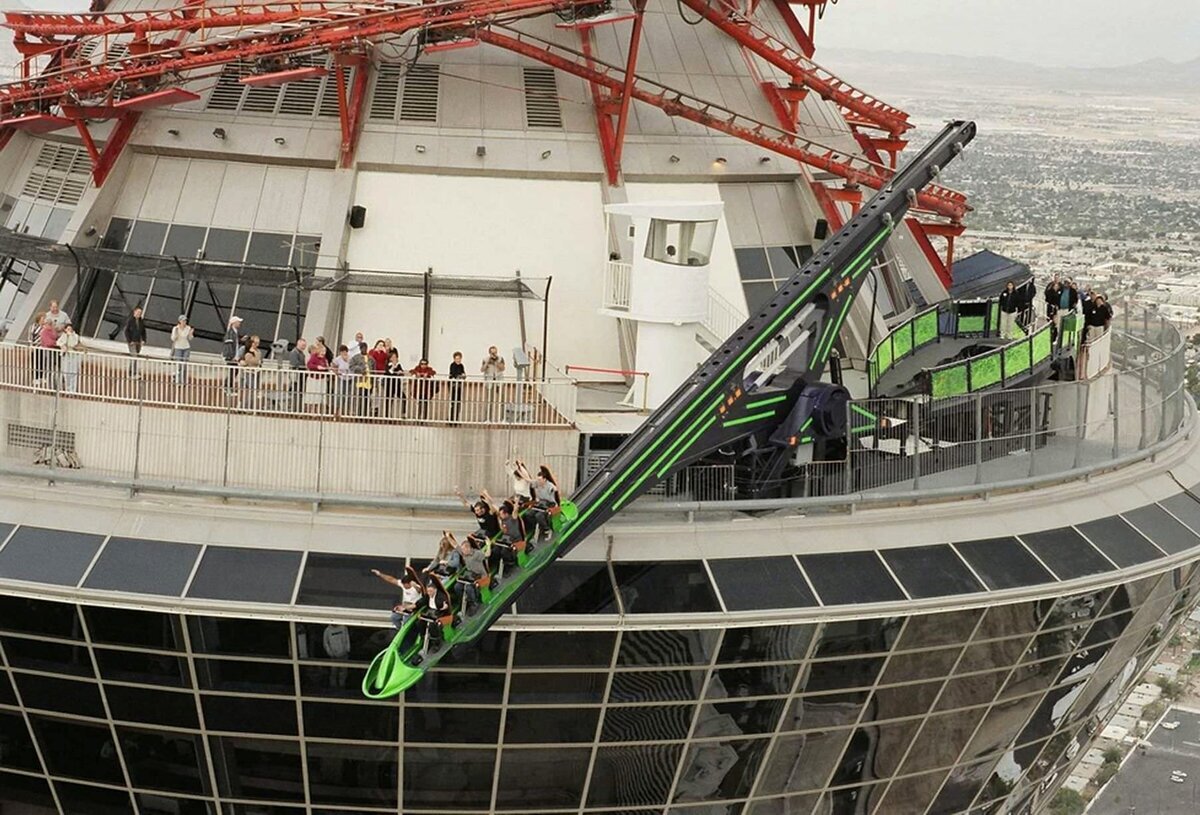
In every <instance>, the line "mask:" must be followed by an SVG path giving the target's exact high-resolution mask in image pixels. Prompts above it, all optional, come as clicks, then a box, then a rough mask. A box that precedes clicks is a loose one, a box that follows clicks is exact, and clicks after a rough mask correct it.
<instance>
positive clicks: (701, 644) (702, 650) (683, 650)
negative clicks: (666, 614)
mask: <svg viewBox="0 0 1200 815" xmlns="http://www.w3.org/2000/svg"><path fill="white" fill-rule="evenodd" d="M716 641H717V632H716V631H712V630H707V629H702V630H692V631H670V630H662V631H657V630H648V631H626V632H625V633H623V634H622V635H621V649H620V651H619V652H618V654H617V664H618V665H707V664H708V663H709V662H710V661H711V660H712V653H713V649H714V648H715V647H716Z"/></svg>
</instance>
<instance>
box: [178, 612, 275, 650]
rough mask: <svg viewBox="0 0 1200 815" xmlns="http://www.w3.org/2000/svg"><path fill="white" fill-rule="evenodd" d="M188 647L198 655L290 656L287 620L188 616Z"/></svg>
mask: <svg viewBox="0 0 1200 815" xmlns="http://www.w3.org/2000/svg"><path fill="white" fill-rule="evenodd" d="M188 630H189V632H190V633H191V639H192V650H193V651H196V652H197V653H202V654H232V655H234V656H252V657H290V656H291V655H292V650H291V648H290V647H289V646H288V640H289V639H291V633H290V631H289V629H288V624H287V623H279V622H272V621H269V620H249V619H231V618H225V617H188Z"/></svg>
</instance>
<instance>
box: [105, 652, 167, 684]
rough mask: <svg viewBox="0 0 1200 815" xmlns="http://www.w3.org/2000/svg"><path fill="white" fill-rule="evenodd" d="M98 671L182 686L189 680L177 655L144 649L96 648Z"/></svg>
mask: <svg viewBox="0 0 1200 815" xmlns="http://www.w3.org/2000/svg"><path fill="white" fill-rule="evenodd" d="M95 651H96V662H97V664H99V666H100V675H101V676H102V677H104V678H105V679H115V680H117V681H119V682H144V683H148V684H151V685H170V686H173V687H183V686H185V685H190V684H191V677H190V675H189V673H188V670H187V665H186V663H185V662H184V661H183V659H182V658H180V657H175V656H171V655H169V654H151V653H148V652H145V651H113V650H109V649H107V648H96V649H95Z"/></svg>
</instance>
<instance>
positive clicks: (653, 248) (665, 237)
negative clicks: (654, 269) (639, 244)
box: [646, 218, 717, 266]
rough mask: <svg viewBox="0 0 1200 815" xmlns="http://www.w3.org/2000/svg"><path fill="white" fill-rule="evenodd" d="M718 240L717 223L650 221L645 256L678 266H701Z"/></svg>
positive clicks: (657, 219)
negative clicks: (714, 242)
mask: <svg viewBox="0 0 1200 815" xmlns="http://www.w3.org/2000/svg"><path fill="white" fill-rule="evenodd" d="M716 237H717V222H716V221H664V220H661V219H659V218H653V219H651V221H650V238H649V240H647V241H646V257H647V258H649V259H650V260H657V261H658V262H660V263H674V264H675V265H677V266H704V265H705V264H707V263H708V258H709V256H710V255H711V254H712V245H713V241H714V240H715V239H716Z"/></svg>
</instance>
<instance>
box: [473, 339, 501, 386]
mask: <svg viewBox="0 0 1200 815" xmlns="http://www.w3.org/2000/svg"><path fill="white" fill-rule="evenodd" d="M479 372H480V373H481V374H483V378H484V379H500V378H501V377H503V376H504V357H502V356H500V352H499V350H497V348H496V346H494V345H493V346H491V347H490V348H488V352H487V356H485V357H484V358H483V362H482V363H480V365H479Z"/></svg>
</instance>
